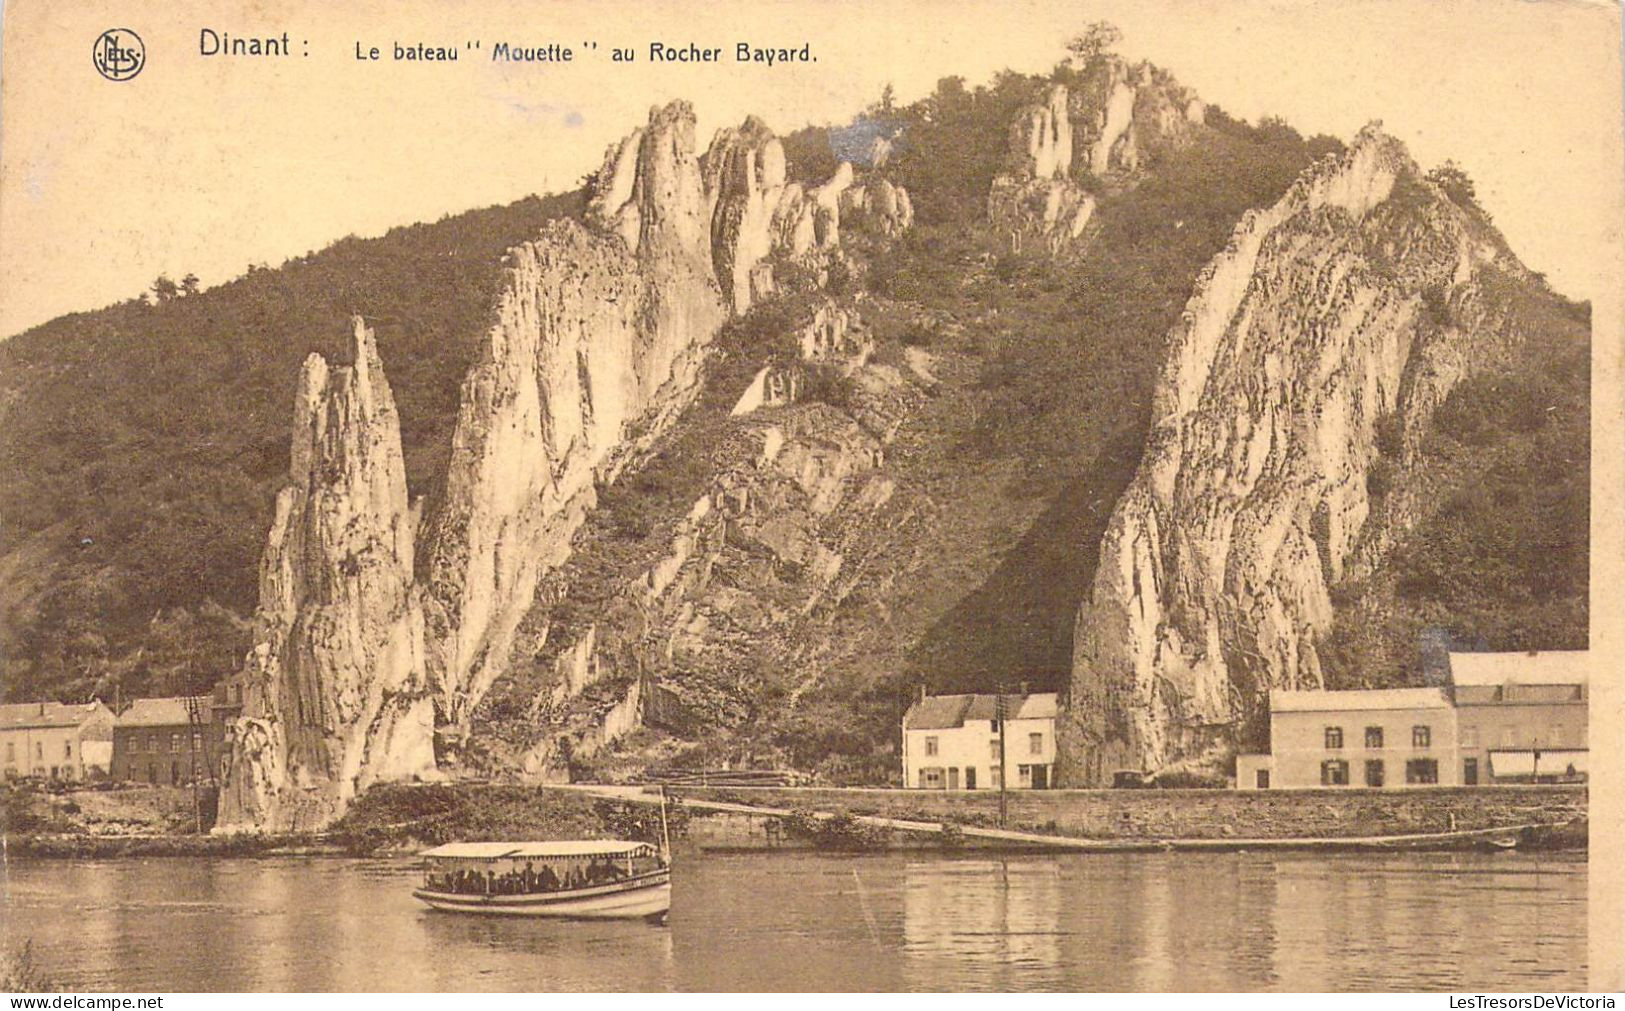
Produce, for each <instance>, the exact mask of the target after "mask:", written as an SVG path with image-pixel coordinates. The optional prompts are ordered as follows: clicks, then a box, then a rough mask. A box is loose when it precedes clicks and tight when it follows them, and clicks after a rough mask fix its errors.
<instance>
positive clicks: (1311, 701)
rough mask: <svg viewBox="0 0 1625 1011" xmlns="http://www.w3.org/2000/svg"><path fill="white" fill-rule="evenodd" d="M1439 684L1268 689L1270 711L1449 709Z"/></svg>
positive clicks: (1447, 700) (1322, 711)
mask: <svg viewBox="0 0 1625 1011" xmlns="http://www.w3.org/2000/svg"><path fill="white" fill-rule="evenodd" d="M1449 708H1450V700H1449V699H1448V698H1447V697H1446V696H1445V693H1444V689H1443V688H1372V689H1357V690H1353V691H1340V692H1327V691H1313V690H1311V691H1287V690H1281V689H1277V690H1274V691H1271V692H1270V712H1272V713H1331V712H1342V711H1345V710H1356V711H1358V710H1362V709H1363V710H1379V709H1449Z"/></svg>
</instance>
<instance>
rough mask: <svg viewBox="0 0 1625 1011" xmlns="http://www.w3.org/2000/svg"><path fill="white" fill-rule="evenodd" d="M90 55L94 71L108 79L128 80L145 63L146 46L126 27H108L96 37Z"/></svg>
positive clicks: (138, 71)
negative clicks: (94, 67)
mask: <svg viewBox="0 0 1625 1011" xmlns="http://www.w3.org/2000/svg"><path fill="white" fill-rule="evenodd" d="M91 57H92V59H94V60H95V61H96V71H97V72H98V73H99V74H101V75H102V76H103V77H105V78H107V79H108V80H109V81H128V80H129V79H130V78H132V77H134V76H135V75H137V74H139V73H141V68H142V67H144V66H146V65H147V47H146V46H145V45H143V44H142V42H141V36H139V35H137V34H136V33H135V32H132V31H130V30H129V29H128V28H109V29H108V30H107V31H105V32H102V33H101V34H100V35H98V36H97V37H96V45H95V47H94V48H93V49H92V50H91Z"/></svg>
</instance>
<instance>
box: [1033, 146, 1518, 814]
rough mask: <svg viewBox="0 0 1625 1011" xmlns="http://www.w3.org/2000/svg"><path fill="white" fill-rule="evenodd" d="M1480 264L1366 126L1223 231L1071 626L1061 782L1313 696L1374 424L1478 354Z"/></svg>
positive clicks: (1447, 380) (1403, 413)
mask: <svg viewBox="0 0 1625 1011" xmlns="http://www.w3.org/2000/svg"><path fill="white" fill-rule="evenodd" d="M1497 256H1498V252H1497V248H1496V246H1495V244H1494V243H1493V242H1492V241H1491V240H1490V239H1489V238H1486V237H1485V235H1484V233H1483V229H1475V228H1474V227H1473V225H1472V222H1471V221H1470V219H1469V216H1468V215H1467V213H1466V212H1464V211H1463V210H1462V209H1461V208H1459V207H1457V206H1456V205H1454V204H1452V203H1451V202H1450V200H1449V199H1448V198H1447V197H1445V196H1444V195H1443V194H1442V193H1441V192H1440V191H1439V190H1438V189H1437V188H1436V187H1434V186H1432V185H1431V184H1429V183H1426V182H1424V181H1423V180H1422V179H1421V177H1420V176H1419V174H1418V172H1417V170H1416V167H1415V165H1414V164H1413V163H1412V162H1411V160H1410V158H1409V156H1408V155H1407V154H1406V153H1405V151H1404V149H1403V147H1402V146H1401V145H1400V144H1399V143H1398V142H1397V141H1395V140H1393V139H1392V138H1389V137H1387V136H1385V135H1383V134H1382V133H1380V131H1378V130H1376V129H1375V128H1371V127H1368V128H1367V129H1366V130H1365V131H1362V133H1361V134H1360V136H1359V137H1358V138H1357V139H1356V142H1355V144H1354V145H1353V147H1352V148H1351V149H1350V150H1349V151H1348V152H1347V153H1346V154H1344V155H1341V156H1336V157H1333V158H1329V159H1326V160H1324V161H1323V162H1321V163H1318V164H1317V165H1315V166H1314V167H1313V168H1312V169H1310V170H1309V171H1308V172H1306V173H1305V174H1304V176H1302V177H1301V178H1300V179H1299V180H1298V182H1297V183H1295V184H1294V186H1293V187H1292V189H1291V190H1290V191H1289V192H1288V193H1287V195H1286V196H1285V197H1283V198H1282V199H1281V200H1280V201H1279V202H1278V203H1277V204H1275V205H1274V206H1273V207H1270V208H1269V209H1267V210H1264V211H1255V212H1248V213H1247V215H1246V216H1244V218H1243V220H1242V221H1241V223H1240V224H1239V225H1238V226H1237V227H1236V229H1235V232H1234V234H1233V236H1232V238H1231V241H1230V244H1229V246H1228V247H1227V248H1226V250H1225V251H1224V252H1223V253H1221V254H1220V255H1219V256H1218V257H1217V258H1215V260H1214V261H1213V262H1212V263H1211V264H1210V265H1209V266H1208V267H1207V269H1206V270H1205V271H1204V272H1203V274H1202V277H1201V278H1200V280H1199V282H1198V285H1197V289H1196V293H1195V294H1194V295H1193V297H1192V298H1191V300H1190V302H1189V304H1188V305H1187V307H1186V310H1185V313H1184V316H1183V320H1182V322H1181V323H1180V324H1179V325H1178V326H1177V327H1176V328H1175V329H1174V331H1173V332H1172V333H1171V334H1170V337H1169V347H1168V351H1167V357H1166V361H1165V364H1164V367H1163V370H1162V374H1161V376H1160V378H1159V380H1158V382H1157V385H1156V393H1155V399H1154V402H1153V408H1152V422H1151V429H1150V433H1149V435H1148V438H1147V443H1146V448H1145V453H1144V457H1143V459H1142V462H1141V464H1140V467H1139V470H1138V473H1137V474H1136V476H1135V478H1134V480H1133V482H1132V483H1131V485H1130V486H1129V488H1128V490H1127V492H1126V493H1125V494H1124V496H1123V497H1122V499H1121V500H1120V501H1119V503H1118V505H1117V507H1116V509H1115V511H1114V513H1113V516H1112V519H1111V522H1110V525H1109V527H1108V529H1107V533H1106V535H1105V538H1104V541H1103V543H1102V546H1101V554H1100V563H1099V567H1098V569H1097V570H1096V574H1095V581H1094V586H1093V590H1092V593H1091V598H1090V599H1089V600H1088V601H1085V602H1084V604H1083V606H1082V608H1081V610H1080V613H1079V618H1078V626H1077V635H1076V647H1075V657H1074V664H1073V672H1072V682H1071V692H1070V706H1069V710H1068V714H1067V718H1066V719H1065V720H1064V727H1063V774H1064V775H1065V777H1066V781H1067V782H1068V783H1072V784H1076V785H1084V784H1099V783H1102V782H1105V781H1106V780H1107V779H1108V778H1109V776H1110V773H1111V772H1112V770H1114V769H1116V768H1161V767H1166V766H1168V765H1171V764H1176V763H1181V762H1187V761H1193V762H1197V763H1200V764H1205V765H1209V766H1212V765H1217V764H1220V763H1222V761H1223V760H1224V757H1225V756H1226V754H1227V753H1229V752H1230V751H1232V750H1233V749H1234V747H1235V741H1236V732H1237V728H1238V726H1242V725H1245V724H1246V723H1247V721H1248V720H1250V719H1253V718H1255V717H1257V716H1258V715H1259V714H1260V713H1261V711H1262V707H1263V706H1264V704H1265V702H1266V693H1267V691H1268V690H1269V689H1271V688H1319V687H1322V672H1321V664H1320V658H1319V656H1318V654H1317V643H1318V641H1319V638H1320V636H1322V635H1323V634H1324V633H1325V632H1326V631H1327V629H1328V627H1329V625H1330V623H1331V620H1332V603H1331V598H1330V588H1331V587H1332V585H1333V584H1334V583H1335V582H1336V581H1337V580H1338V579H1340V578H1341V577H1342V576H1343V575H1344V573H1345V567H1346V566H1348V565H1349V564H1351V561H1352V560H1353V558H1354V555H1355V549H1356V546H1357V544H1359V542H1360V538H1361V533H1362V530H1363V529H1365V528H1366V525H1367V522H1368V518H1369V517H1370V516H1371V514H1372V510H1373V508H1374V505H1373V496H1372V494H1371V492H1370V491H1369V490H1368V475H1369V474H1370V472H1371V469H1372V467H1373V466H1374V461H1375V460H1376V457H1377V455H1378V452H1379V450H1378V428H1379V424H1381V425H1387V426H1391V427H1392V428H1393V430H1395V431H1398V432H1401V433H1406V436H1405V437H1406V438H1409V439H1414V437H1415V433H1416V432H1417V431H1418V430H1419V428H1420V426H1421V425H1422V424H1423V423H1424V422H1425V421H1426V419H1427V418H1428V417H1429V415H1430V413H1431V411H1432V409H1433V408H1434V406H1436V405H1437V404H1438V403H1439V402H1440V401H1441V400H1442V399H1443V397H1444V396H1445V394H1446V393H1448V392H1449V390H1450V388H1451V386H1452V385H1453V384H1454V383H1455V382H1456V381H1458V380H1459V379H1460V378H1461V376H1462V375H1463V374H1464V372H1465V370H1466V369H1467V368H1468V367H1469V364H1470V363H1471V361H1472V359H1473V358H1474V356H1475V355H1477V354H1480V353H1482V352H1483V351H1484V349H1485V347H1486V346H1487V344H1489V343H1492V342H1493V341H1495V340H1497V339H1498V338H1497V337H1496V327H1495V326H1494V325H1493V324H1492V322H1491V321H1487V320H1486V319H1485V318H1484V310H1483V308H1482V305H1481V300H1480V299H1479V296H1478V285H1477V283H1476V279H1477V277H1478V271H1479V269H1480V268H1481V266H1482V265H1484V264H1487V263H1489V262H1491V261H1493V260H1495V259H1496V258H1497ZM1425 301H1432V302H1434V303H1435V304H1447V305H1449V306H1451V307H1452V312H1451V318H1452V319H1453V320H1454V322H1453V323H1451V324H1450V325H1448V326H1441V325H1439V324H1437V323H1436V322H1434V321H1433V320H1432V319H1431V318H1430V316H1429V314H1428V313H1426V312H1424V303H1425Z"/></svg>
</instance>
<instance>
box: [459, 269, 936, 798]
mask: <svg viewBox="0 0 1625 1011" xmlns="http://www.w3.org/2000/svg"><path fill="white" fill-rule="evenodd" d="M786 337H787V338H788V339H787V340H785V342H784V343H785V345H786V346H787V347H793V348H794V349H795V351H794V355H795V357H794V360H793V361H788V362H783V363H778V364H774V365H770V366H767V367H764V368H763V369H762V370H761V371H759V372H758V373H757V374H756V375H755V376H754V378H753V379H752V381H751V383H750V386H749V388H748V389H747V391H746V393H745V394H744V395H743V396H742V397H741V398H740V399H739V401H738V402H737V403H736V404H735V406H734V407H733V409H732V410H731V411H730V412H729V419H730V420H729V421H728V422H727V423H726V424H725V425H724V426H723V428H722V430H721V432H720V433H719V434H718V435H716V436H715V438H716V440H717V444H716V445H715V446H712V447H711V448H710V456H711V464H712V466H713V467H714V471H713V474H712V476H711V477H710V479H709V481H708V483H707V486H706V489H705V491H704V492H703V493H702V494H701V495H700V496H699V497H697V498H695V499H694V500H693V501H692V502H689V503H687V504H686V506H685V507H684V508H685V513H684V515H682V516H681V517H680V518H678V519H677V520H676V522H675V524H674V525H673V526H672V527H670V528H669V529H668V530H667V531H666V532H665V533H664V534H663V538H664V539H663V540H662V541H661V542H660V543H661V544H662V545H663V549H662V550H659V551H657V552H656V553H654V554H652V555H650V556H648V561H647V563H646V564H645V565H644V566H643V567H640V568H637V569H635V570H626V569H621V570H618V574H617V577H616V578H617V582H616V584H615V586H614V589H613V590H611V591H609V596H608V601H607V603H606V604H605V605H604V606H603V607H602V608H594V609H592V610H591V611H590V619H591V620H584V619H583V618H581V617H579V614H580V612H579V611H577V610H576V609H574V608H572V607H570V606H569V605H568V602H569V601H571V600H572V598H573V597H574V596H575V595H576V593H577V592H578V588H577V587H575V586H573V585H572V584H571V581H570V580H571V575H570V573H569V572H566V571H564V570H560V571H558V572H555V573H553V574H551V575H549V576H548V577H547V578H546V579H545V580H544V586H543V588H542V589H541V590H540V591H539V592H538V600H539V601H540V602H544V603H542V604H541V605H540V606H539V607H538V609H537V611H536V612H534V613H533V614H532V616H531V618H530V622H531V623H532V624H533V626H534V628H533V635H532V637H531V638H530V639H529V640H528V649H529V650H530V651H531V652H533V653H534V655H535V657H536V658H537V659H538V661H539V662H540V664H541V667H542V670H541V672H540V673H541V675H542V676H541V677H540V678H539V679H538V680H536V681H535V682H531V683H529V684H528V685H527V686H525V687H521V686H520V685H518V684H516V683H508V682H504V683H503V684H501V685H499V686H498V687H497V689H496V691H497V692H500V693H502V694H503V695H504V700H503V701H502V702H501V703H500V705H501V707H503V708H505V709H507V710H509V711H512V710H514V709H517V710H519V712H520V713H521V717H520V719H519V720H518V722H517V725H510V726H507V727H505V728H501V730H500V732H501V733H502V734H503V735H504V736H505V737H506V738H507V741H506V745H505V746H506V747H507V748H511V749H512V750H509V751H504V762H505V763H507V764H514V765H518V766H519V767H520V768H521V769H523V770H524V771H525V773H526V774H528V775H531V776H534V777H538V778H541V779H548V780H551V779H562V778H565V777H567V775H568V771H567V767H568V765H569V764H570V763H571V762H572V761H580V760H582V759H584V758H587V757H590V756H592V755H593V754H595V753H596V752H598V751H599V750H600V749H601V748H603V747H604V746H605V745H607V744H610V743H613V742H614V741H616V740H617V739H618V738H619V737H621V736H623V735H624V734H625V733H627V732H629V731H631V730H633V729H635V728H637V727H638V726H641V725H643V724H645V723H656V724H658V725H661V726H665V727H668V728H672V727H692V728H699V727H718V728H736V727H738V726H740V725H741V723H742V721H747V720H748V719H749V718H750V713H751V712H753V711H754V708H755V707H756V705H758V704H759V703H760V702H761V699H762V692H763V691H774V692H791V693H797V692H799V690H801V687H805V685H804V684H801V685H800V687H798V684H800V682H801V681H803V680H804V679H805V678H806V677H807V676H808V675H809V673H810V672H809V671H806V670H802V669H801V668H800V666H799V665H797V664H796V663H795V662H794V657H792V656H789V655H787V654H784V655H781V654H780V653H778V652H776V651H777V650H779V649H780V648H781V644H782V643H784V642H785V641H787V640H789V639H793V638H794V637H795V634H794V633H795V630H797V629H803V628H804V626H807V625H809V624H810V623H814V622H816V621H818V620H821V619H820V618H819V617H816V616H815V612H818V611H819V610H820V608H821V607H824V608H826V609H827V607H829V606H833V602H838V601H839V599H841V598H842V597H843V596H844V595H845V594H846V593H847V592H848V591H849V589H850V586H851V584H852V582H853V581H854V580H855V579H856V578H857V576H856V574H855V573H851V574H848V565H849V559H850V557H851V555H852V554H853V552H854V551H855V550H857V549H856V547H855V544H856V543H857V541H859V540H861V538H862V537H863V536H866V535H867V532H868V524H869V522H871V517H872V515H873V513H874V512H875V510H877V509H879V508H880V507H882V506H884V505H885V504H886V502H887V501H888V500H889V498H890V496H891V491H892V483H891V480H890V479H889V478H887V477H886V476H885V475H884V473H883V472H882V471H881V469H880V468H881V467H882V464H883V461H884V458H885V454H884V447H885V446H886V444H887V443H888V442H890V441H891V439H892V438H893V437H894V436H895V434H896V432H897V429H898V426H899V425H900V424H901V422H902V420H903V418H904V417H905V416H906V415H907V413H908V411H909V410H910V408H911V406H912V405H914V404H916V403H918V402H919V400H920V398H921V397H922V394H923V391H924V390H925V389H926V388H927V387H928V385H929V379H928V374H926V373H924V371H923V369H914V368H908V369H900V368H898V367H896V366H894V365H889V364H878V363H875V362H873V361H871V360H870V356H871V353H872V351H873V347H874V343H873V339H872V337H870V335H869V334H868V332H867V330H866V329H865V328H864V327H863V325H862V322H861V314H860V312H859V311H858V308H857V307H856V306H854V305H849V304H842V303H840V302H838V301H837V300H834V299H829V298H824V299H818V300H814V302H813V304H812V305H811V307H810V309H809V312H808V314H807V317H806V320H805V322H804V324H803V325H802V326H801V327H800V328H799V329H797V330H796V331H795V332H794V333H792V334H788V335H786ZM921 356H922V357H924V355H923V352H922V353H921ZM814 389H816V390H818V391H819V393H818V395H816V396H814V395H811V394H810V393H809V391H810V390H814ZM835 391H838V393H837V392H835ZM832 400H834V401H838V403H834V402H832ZM610 536H611V540H612V541H613V539H614V535H613V534H612V535H610ZM611 550H617V549H614V548H611ZM553 604H559V605H563V606H559V607H554V606H552V605H553ZM822 620H827V619H822ZM747 671H748V672H751V673H748V674H746V673H742V672H747ZM769 685H771V688H770V687H769ZM520 691H525V692H529V693H530V694H529V695H528V696H523V695H521V696H519V697H516V698H507V696H509V695H512V694H515V693H518V692H520ZM490 744H491V742H490V741H489V740H488V741H487V745H488V746H489V745H490Z"/></svg>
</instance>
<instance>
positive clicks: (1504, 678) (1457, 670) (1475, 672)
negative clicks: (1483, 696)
mask: <svg viewBox="0 0 1625 1011" xmlns="http://www.w3.org/2000/svg"><path fill="white" fill-rule="evenodd" d="M1590 666H1591V665H1590V654H1589V653H1588V652H1587V651H1586V650H1583V649H1549V650H1542V651H1539V652H1529V653H1451V654H1450V680H1451V681H1452V682H1454V683H1455V684H1458V685H1583V684H1586V683H1587V682H1588V681H1589V679H1590V673H1591V671H1590Z"/></svg>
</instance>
